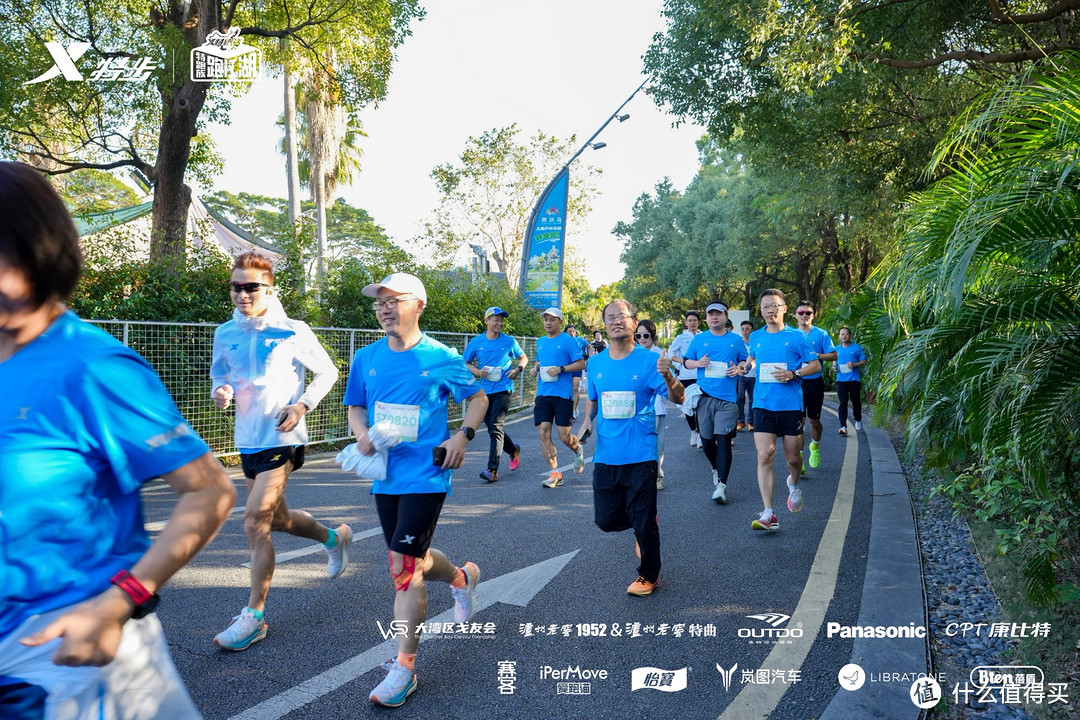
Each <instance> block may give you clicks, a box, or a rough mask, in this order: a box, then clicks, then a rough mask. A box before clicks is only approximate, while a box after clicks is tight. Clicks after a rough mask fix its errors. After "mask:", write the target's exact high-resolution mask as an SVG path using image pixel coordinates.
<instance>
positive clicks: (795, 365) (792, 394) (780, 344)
mask: <svg viewBox="0 0 1080 720" xmlns="http://www.w3.org/2000/svg"><path fill="white" fill-rule="evenodd" d="M750 357H752V358H754V362H755V365H754V378H755V380H756V381H757V382H755V383H754V407H756V408H761V409H762V410H771V411H773V412H777V411H781V410H802V409H803V396H802V385H801V384H800V383H799V381H798V380H790V381H788V382H771V380H772V378H771V377H770V378H769V380H767V381H763V380H762V379H761V378H762V376H763V375H764V374H765V373H766V370H765V369H764V368H763V367H762V365H763V364H765V363H779V364H781V365H783V366H784V368H785V369H787V370H798V369H799V368H801V367H802V366H803V365H805V364H806V363H808V362H811V361H812V360H814V351H813V349H812V348H811V347H810V343H809V342H807V340H806V336H805V335H803V333H802V332H801V331H800V330H797V329H795V328H793V327H787V326H785V327H784V329H783V330H781V331H780V332H775V333H771V332H769V331H768V328H761V329H760V330H755V331H754V332H752V333H750Z"/></svg>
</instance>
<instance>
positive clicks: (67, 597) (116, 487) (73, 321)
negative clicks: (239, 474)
mask: <svg viewBox="0 0 1080 720" xmlns="http://www.w3.org/2000/svg"><path fill="white" fill-rule="evenodd" d="M0 386H2V387H3V388H4V392H3V393H0V418H3V422H0V553H2V554H3V557H2V559H0V638H3V637H5V636H7V635H8V634H9V633H11V632H12V631H13V630H14V629H15V628H16V627H17V626H18V625H19V624H20V623H22V622H23V621H25V620H26V619H27V618H28V617H29V616H31V615H34V614H37V613H44V612H48V611H49V610H55V609H56V608H61V607H64V606H67V605H71V604H74V603H78V602H81V601H83V600H86V599H88V598H90V597H93V596H95V595H97V594H99V593H101V592H103V591H104V590H106V589H107V588H108V587H109V578H111V577H112V576H113V575H114V574H115V573H116V572H117V571H118V570H123V569H125V568H130V567H131V566H132V565H134V564H135V563H136V562H137V561H138V560H139V558H141V557H142V555H143V553H145V552H146V549H147V548H148V547H149V546H150V541H149V539H148V538H147V535H146V531H145V529H144V528H143V516H142V503H141V501H140V498H139V487H140V486H141V485H142V483H144V482H146V481H147V480H151V479H153V478H155V477H158V476H160V475H164V474H166V473H169V472H172V471H173V470H176V469H177V468H179V467H182V466H184V465H186V464H187V463H189V462H191V461H193V460H195V459H197V458H199V457H201V456H202V455H204V454H205V453H207V452H209V448H207V446H206V444H205V443H204V442H203V441H202V440H201V439H199V437H198V435H196V434H195V432H194V431H193V430H192V429H191V427H190V426H189V425H188V423H187V421H186V420H184V417H183V416H182V415H181V414H180V411H179V410H177V408H176V404H175V403H174V402H173V400H172V398H171V397H170V396H169V393H168V392H167V391H166V390H165V387H164V386H163V385H162V384H161V380H159V379H158V376H157V375H156V374H155V373H154V371H153V369H152V368H151V367H150V366H149V365H148V364H147V363H146V361H145V360H143V359H142V358H141V357H140V356H139V355H138V354H137V353H135V352H134V351H133V350H130V349H128V348H126V347H124V346H123V345H121V344H120V343H119V342H117V341H116V340H115V339H114V338H113V337H112V336H111V335H109V334H107V333H105V332H103V331H101V330H99V329H97V328H95V327H93V326H92V325H90V324H89V323H85V322H83V321H82V320H80V319H79V318H78V316H76V315H75V313H73V312H66V313H64V314H63V315H61V316H60V317H58V318H57V319H56V321H55V322H54V323H53V324H52V325H51V326H49V328H48V329H47V330H46V331H45V332H44V333H42V334H41V335H39V336H38V337H37V338H36V339H34V340H33V341H32V342H30V343H29V344H28V345H26V346H25V347H23V348H22V349H21V350H19V351H18V352H16V353H15V354H14V355H12V356H11V357H10V358H8V359H7V360H5V361H4V362H0Z"/></svg>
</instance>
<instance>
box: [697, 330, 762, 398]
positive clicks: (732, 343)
mask: <svg viewBox="0 0 1080 720" xmlns="http://www.w3.org/2000/svg"><path fill="white" fill-rule="evenodd" d="M706 355H708V356H709V361H710V367H714V368H715V369H721V368H722V369H723V371H725V372H726V371H727V368H728V367H730V364H731V363H735V364H738V363H740V362H742V361H743V360H745V359H746V358H747V357H748V354H747V351H746V343H745V342H743V339H742V336H741V335H736V334H735V333H733V332H726V333H724V334H723V335H715V334H713V332H712V330H706V331H705V332H703V333H698V334H697V335H695V336H694V339H693V340H691V341H690V347H688V348H687V349H686V354H685V355H683V357H685V358H686V359H687V360H701V359H702V358H703V357H705V356H706ZM708 373H709V371H708V369H707V368H700V367H699V368H697V384H698V385H699V386H700V387H701V390H702V392H704V393H706V394H708V395H710V396H712V397H714V398H717V399H719V400H727V401H728V402H735V398H736V380H735V378H733V377H727V376H726V375H725V376H723V377H715V376H709V374H708Z"/></svg>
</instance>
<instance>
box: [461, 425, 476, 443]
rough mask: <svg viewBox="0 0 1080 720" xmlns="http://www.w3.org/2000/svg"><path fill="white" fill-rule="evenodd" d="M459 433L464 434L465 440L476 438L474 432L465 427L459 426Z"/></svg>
mask: <svg viewBox="0 0 1080 720" xmlns="http://www.w3.org/2000/svg"><path fill="white" fill-rule="evenodd" d="M461 432H463V433H465V439H466V440H472V439H473V438H474V437H476V431H475V430H473V429H472V428H471V427H469V426H467V425H462V426H461Z"/></svg>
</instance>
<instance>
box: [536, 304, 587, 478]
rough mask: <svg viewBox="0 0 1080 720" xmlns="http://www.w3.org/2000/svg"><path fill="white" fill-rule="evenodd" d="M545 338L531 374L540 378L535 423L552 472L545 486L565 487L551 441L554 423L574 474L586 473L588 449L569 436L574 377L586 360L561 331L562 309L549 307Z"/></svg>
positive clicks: (575, 344)
mask: <svg viewBox="0 0 1080 720" xmlns="http://www.w3.org/2000/svg"><path fill="white" fill-rule="evenodd" d="M541 319H542V320H543V322H544V332H545V333H546V336H545V337H542V338H539V339H537V341H536V364H535V365H534V366H533V369H532V374H533V375H535V376H536V377H537V379H538V382H537V385H536V403H535V404H534V405H533V422H534V423H535V424H536V426H537V427H538V428H540V451H541V452H543V453H544V459H545V460H547V463H548V466H549V467H550V468H551V473H550V474H549V475H548V478H547V480H545V481H544V482H543V483H542V484H543V486H544V487H546V488H556V487H559V486H560V485H562V483H563V479H562V473H561V472H559V470H558V467H559V453H558V450H556V449H555V444H554V443H553V442H551V424H552V423H555V427H556V428H558V431H559V439H560V440H562V441H563V444H564V445H566V447H568V448H570V449H571V450H572V451H573V452H574V472H575V473H579V474H580V473H582V472H584V471H585V448H584V447H582V445H581V443H580V442H578V439H577V438H576V437H574V436H573V435H571V434H570V425H571V424H572V423H573V422H574V400H573V398H572V397H571V396H570V395H571V393H572V392H573V383H572V379H571V377H570V376H571V374H572V373H573V372H574V371H575V370H583V369H584V368H585V358H583V357H582V355H581V348H580V347H579V346H578V344H577V341H576V340H574V338H572V337H570V336H569V335H567V334H566V333H564V332H563V331H562V321H563V314H562V310H560V309H559V308H556V307H550V308H548V309H547V310H545V311H544V313H543V315H542V316H541Z"/></svg>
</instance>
